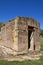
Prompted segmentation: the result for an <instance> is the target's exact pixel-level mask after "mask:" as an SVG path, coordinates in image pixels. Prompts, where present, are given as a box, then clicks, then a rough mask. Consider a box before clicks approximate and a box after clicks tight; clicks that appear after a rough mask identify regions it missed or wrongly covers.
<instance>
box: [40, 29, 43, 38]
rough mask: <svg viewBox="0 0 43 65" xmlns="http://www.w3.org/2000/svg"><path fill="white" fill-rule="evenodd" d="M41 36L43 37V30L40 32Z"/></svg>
mask: <svg viewBox="0 0 43 65" xmlns="http://www.w3.org/2000/svg"><path fill="white" fill-rule="evenodd" d="M40 35H41V36H42V37H43V29H41V30H40Z"/></svg>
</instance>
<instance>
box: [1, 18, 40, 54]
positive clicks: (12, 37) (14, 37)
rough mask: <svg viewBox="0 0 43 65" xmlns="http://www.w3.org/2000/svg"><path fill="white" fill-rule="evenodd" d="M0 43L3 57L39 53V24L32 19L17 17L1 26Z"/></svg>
mask: <svg viewBox="0 0 43 65" xmlns="http://www.w3.org/2000/svg"><path fill="white" fill-rule="evenodd" d="M30 32H31V34H30ZM29 36H30V37H29ZM28 37H29V38H28ZM0 41H1V43H0V45H1V47H0V48H1V49H2V52H3V53H4V54H5V55H6V54H13V55H18V54H25V53H28V51H30V52H31V51H40V24H39V22H37V21H36V20H35V19H32V18H28V17H17V18H15V19H13V20H10V21H9V22H7V23H6V24H4V25H3V26H2V28H1V35H0ZM28 41H29V42H28ZM29 44H30V47H29ZM0 51H1V50H0Z"/></svg>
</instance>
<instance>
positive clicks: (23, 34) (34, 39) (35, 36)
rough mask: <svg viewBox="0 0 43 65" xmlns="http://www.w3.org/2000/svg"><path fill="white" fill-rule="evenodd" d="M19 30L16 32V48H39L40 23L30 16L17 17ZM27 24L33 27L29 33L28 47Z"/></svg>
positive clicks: (21, 49) (22, 49)
mask: <svg viewBox="0 0 43 65" xmlns="http://www.w3.org/2000/svg"><path fill="white" fill-rule="evenodd" d="M18 24H19V27H18V29H19V32H18V48H19V51H24V50H40V39H39V38H40V37H39V35H40V25H39V23H38V22H37V21H36V20H34V19H31V18H26V19H25V18H20V19H19V23H18ZM28 26H31V27H34V31H33V32H32V34H31V41H30V48H28V44H29V43H28V35H29V34H28Z"/></svg>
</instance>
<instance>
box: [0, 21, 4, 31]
mask: <svg viewBox="0 0 43 65" xmlns="http://www.w3.org/2000/svg"><path fill="white" fill-rule="evenodd" d="M3 24H4V23H3V22H0V31H1V27H2V25H3Z"/></svg>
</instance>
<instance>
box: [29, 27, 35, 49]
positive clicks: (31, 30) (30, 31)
mask: <svg viewBox="0 0 43 65" xmlns="http://www.w3.org/2000/svg"><path fill="white" fill-rule="evenodd" d="M33 28H34V27H31V26H28V49H29V48H30V41H31V39H30V37H31V34H32V32H33Z"/></svg>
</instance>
